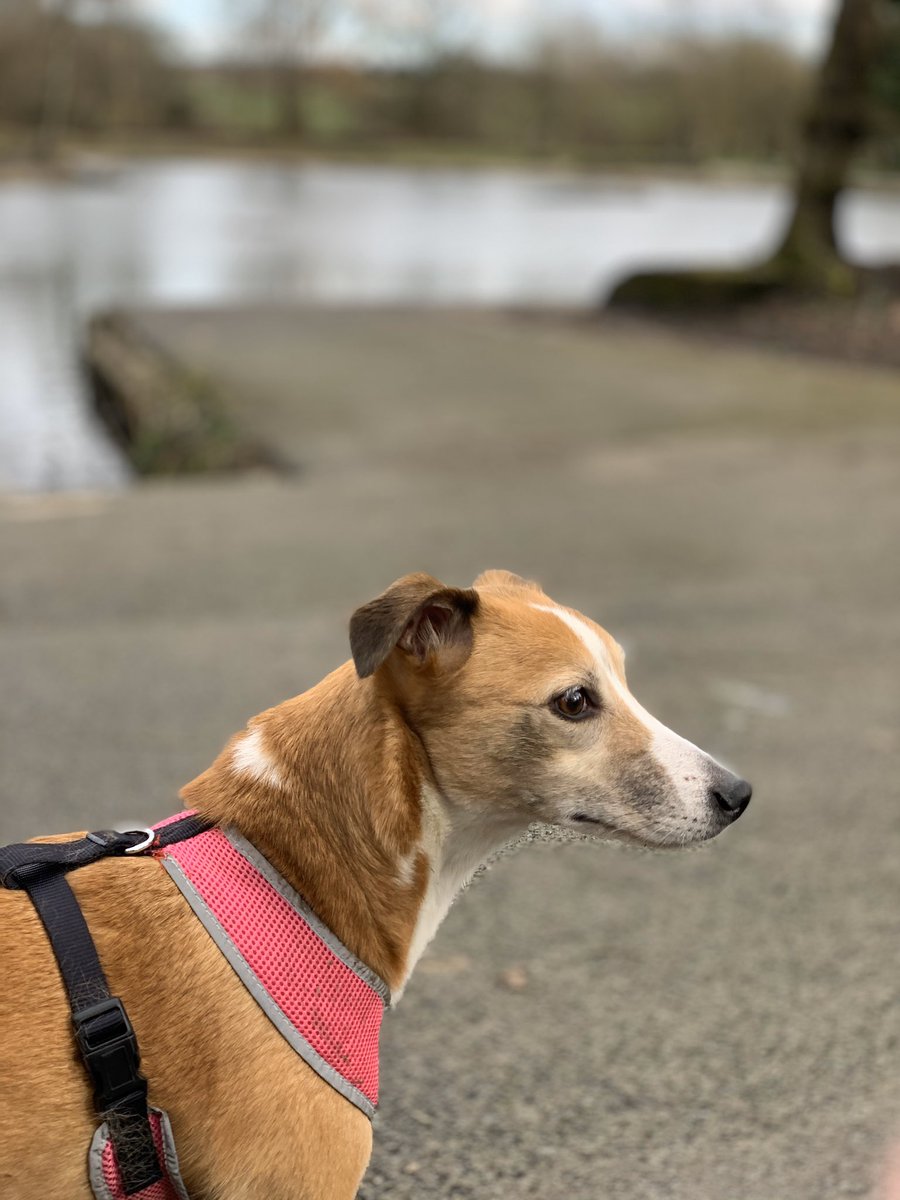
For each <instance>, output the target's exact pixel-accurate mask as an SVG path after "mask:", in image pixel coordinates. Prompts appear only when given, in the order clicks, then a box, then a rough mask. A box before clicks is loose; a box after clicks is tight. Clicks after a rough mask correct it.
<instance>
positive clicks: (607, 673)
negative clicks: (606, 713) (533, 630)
mask: <svg viewBox="0 0 900 1200" xmlns="http://www.w3.org/2000/svg"><path fill="white" fill-rule="evenodd" d="M533 607H534V608H539V609H540V610H541V612H548V613H552V614H553V615H554V616H556V617H559V619H560V620H561V621H563V622H565V624H566V625H568V627H569V628H570V629H571V630H572V631H573V633H576V634H577V635H578V637H579V638H580V639H581V641H582V642H583V643H584V646H585V648H586V649H587V650H588V652H589V653H590V654H591V656H592V657H593V659H594V661H595V663H596V665H597V667H598V668H599V669H600V671H601V672H602V675H603V678H604V679H605V680H606V681H607V682H608V683H609V685H610V687H611V688H612V690H613V691H614V692H615V694H616V697H617V698H618V699H619V700H620V701H621V702H622V704H623V705H624V706H625V707H626V708H627V709H628V710H629V711H630V712H631V714H632V716H633V717H634V718H635V719H636V720H638V721H640V723H641V724H642V725H643V726H644V728H645V729H646V730H647V731H648V732H649V733H650V735H651V738H652V741H651V745H650V752H651V753H652V755H653V756H654V758H655V759H656V761H657V762H658V763H659V764H660V766H661V767H662V768H663V769H664V770H665V771H666V773H667V774H668V776H669V778H670V779H671V781H672V784H673V786H674V788H675V790H676V792H677V793H678V795H679V796H680V797H681V799H682V801H683V802H685V803H686V804H687V805H688V806H690V807H693V806H696V805H697V804H698V803H699V802H705V795H706V782H705V778H704V777H705V775H706V772H707V769H708V767H709V766H710V765H711V764H712V762H713V759H711V758H710V756H709V755H708V754H707V753H706V752H705V751H704V750H701V749H700V747H699V746H695V745H694V743H693V742H689V741H688V740H687V738H683V737H681V736H680V735H679V734H677V733H675V732H674V731H673V730H671V729H669V728H668V726H666V725H663V723H662V721H658V720H657V719H656V717H654V716H653V715H652V714H651V713H648V712H647V710H646V708H644V706H643V705H642V704H639V703H638V702H637V700H635V698H634V696H632V694H631V692H630V691H629V690H628V688H627V687H625V685H624V684H623V683H622V681H621V679H620V678H619V676H618V675H617V673H616V672H615V670H614V669H613V667H612V663H611V662H610V659H609V653H608V651H607V649H606V646H604V644H603V642H602V640H601V639H600V638H599V637H598V636H597V634H596V633H595V632H594V630H593V629H591V627H590V625H588V624H587V623H586V622H585V621H582V620H581V618H580V617H577V616H576V615H575V614H574V613H572V612H568V611H567V610H566V609H563V608H555V607H552V606H550V605H548V604H535V605H534V606H533ZM698 785H699V786H698Z"/></svg>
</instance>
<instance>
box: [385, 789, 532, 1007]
mask: <svg viewBox="0 0 900 1200" xmlns="http://www.w3.org/2000/svg"><path fill="white" fill-rule="evenodd" d="M514 820H515V826H516V827H515V828H513V827H512V822H511V821H510V818H509V816H508V814H507V815H506V816H505V817H504V818H497V819H494V820H490V819H488V818H487V817H486V816H485V814H484V813H483V812H477V813H476V812H467V811H466V810H464V809H457V808H455V807H454V806H452V805H450V804H448V803H447V802H446V801H445V800H443V799H442V797H441V796H440V795H439V794H438V792H437V791H435V789H434V788H433V787H431V786H429V785H428V784H425V785H424V786H423V789H422V831H423V832H422V840H421V842H420V843H419V845H418V847H417V848H416V850H415V852H414V856H415V857H417V856H418V854H419V853H424V854H425V856H426V858H427V859H428V869H429V877H428V884H427V887H426V890H425V896H424V898H423V900H422V905H421V907H420V909H419V913H418V917H417V920H416V927H415V929H414V931H413V936H412V941H411V942H410V947H409V953H408V955H407V959H406V971H405V975H404V978H403V982H402V984H401V985H400V987H399V988H395V989H394V991H393V999H394V1000H395V1001H396V1000H398V999H399V998H400V995H401V994H402V992H403V989H404V988H405V987H406V984H407V982H408V981H409V977H410V975H411V974H412V971H413V968H414V967H415V965H416V963H417V962H418V961H419V959H420V958H421V957H422V954H423V952H424V951H425V948H426V947H427V946H428V943H429V942H430V941H431V940H432V938H433V937H434V935H435V934H436V933H437V931H438V929H439V927H440V925H441V922H442V921H443V920H444V917H446V915H447V913H448V912H449V911H450V908H451V906H452V904H453V901H454V900H455V899H456V897H457V896H458V895H459V893H460V892H461V891H462V890H463V889H464V888H465V886H466V884H467V883H468V882H469V881H470V880H471V878H472V876H473V875H474V874H475V872H476V871H477V870H478V868H479V867H480V866H481V864H482V863H483V862H484V861H485V859H487V858H489V857H490V855H491V854H493V852H494V851H495V850H497V849H499V848H500V847H501V846H502V845H504V843H505V842H507V841H508V840H509V838H510V837H511V836H513V834H514V833H516V832H518V831H519V827H520V826H521V820H520V819H519V818H515V819H514Z"/></svg>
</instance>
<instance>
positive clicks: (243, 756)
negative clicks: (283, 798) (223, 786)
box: [231, 729, 284, 788]
mask: <svg viewBox="0 0 900 1200" xmlns="http://www.w3.org/2000/svg"><path fill="white" fill-rule="evenodd" d="M231 761H232V765H233V767H234V770H235V771H236V772H237V773H238V774H240V775H249V776H250V778H251V779H256V780H258V781H259V782H260V783H265V784H268V785H269V787H277V788H280V787H284V778H283V776H282V774H281V771H280V770H279V768H278V766H277V764H276V763H275V762H274V760H273V759H272V758H271V756H270V755H269V753H268V752H267V750H266V748H265V746H264V745H263V735H262V730H261V729H251V730H250V731H249V732H248V733H246V734H245V735H244V736H243V737H242V738H241V740H240V741H239V742H238V743H237V745H236V746H235V748H234V750H233V752H232V757H231Z"/></svg>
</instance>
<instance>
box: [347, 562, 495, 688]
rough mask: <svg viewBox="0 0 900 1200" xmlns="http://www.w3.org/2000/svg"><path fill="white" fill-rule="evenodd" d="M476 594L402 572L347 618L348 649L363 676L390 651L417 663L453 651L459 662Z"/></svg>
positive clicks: (468, 641) (469, 644)
mask: <svg viewBox="0 0 900 1200" xmlns="http://www.w3.org/2000/svg"><path fill="white" fill-rule="evenodd" d="M477 608H478V593H477V592H475V591H473V590H472V589H471V588H454V587H447V585H446V584H443V583H441V582H440V580H438V579H434V578H433V577H432V576H431V575H404V577H403V578H402V579H398V580H397V582H396V583H392V584H391V586H390V587H389V588H388V589H387V591H386V592H382V594H381V595H380V596H377V597H376V598H375V599H374V600H370V601H369V603H368V604H364V605H363V606H362V608H358V609H357V610H356V612H355V613H354V614H353V616H352V617H351V618H350V650H351V652H352V654H353V662H354V664H355V665H356V670H357V673H358V674H359V676H360V678H361V679H365V677H366V676H367V675H373V674H374V673H375V671H377V670H378V668H379V667H380V666H381V665H382V663H384V662H385V660H386V659H387V658H388V656H389V655H390V654H391V653H392V651H394V650H395V649H396V650H400V651H402V652H403V653H404V654H406V655H408V656H409V657H410V658H411V659H412V660H413V661H415V662H417V663H420V664H421V663H425V662H428V661H429V660H430V659H431V658H432V656H434V655H440V656H441V657H442V658H443V657H444V654H445V652H447V651H451V650H452V651H453V652H454V653H453V658H452V663H453V665H459V664H461V663H462V662H463V661H464V660H465V658H467V657H468V654H469V651H470V650H471V648H472V617H473V616H474V614H475V612H476V610H477Z"/></svg>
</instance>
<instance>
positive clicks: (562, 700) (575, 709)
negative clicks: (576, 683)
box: [553, 687, 591, 721]
mask: <svg viewBox="0 0 900 1200" xmlns="http://www.w3.org/2000/svg"><path fill="white" fill-rule="evenodd" d="M553 707H554V708H555V709H556V711H557V712H558V713H559V715H560V716H561V717H567V718H568V720H570V721H578V720H579V719H580V718H581V717H585V716H587V714H588V712H589V711H590V707H591V702H590V699H589V698H588V694H587V692H586V691H585V690H584V688H580V687H571V688H567V689H566V691H564V692H563V694H562V695H561V696H557V697H556V699H555V700H554V701H553Z"/></svg>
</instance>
